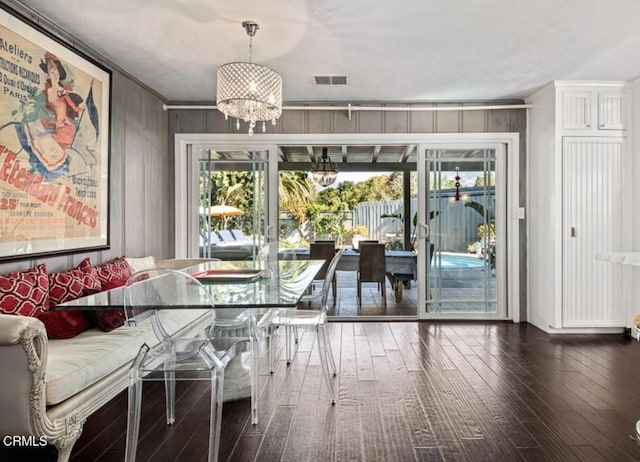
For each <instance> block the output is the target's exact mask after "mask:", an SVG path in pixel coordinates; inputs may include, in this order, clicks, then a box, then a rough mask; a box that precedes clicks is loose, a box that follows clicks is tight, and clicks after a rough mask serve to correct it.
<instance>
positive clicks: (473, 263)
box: [431, 255, 484, 269]
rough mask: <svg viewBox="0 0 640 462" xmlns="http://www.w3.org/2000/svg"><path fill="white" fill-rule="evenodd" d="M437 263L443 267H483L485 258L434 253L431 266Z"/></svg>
mask: <svg viewBox="0 0 640 462" xmlns="http://www.w3.org/2000/svg"><path fill="white" fill-rule="evenodd" d="M436 265H439V266H440V268H442V269H467V268H482V267H483V266H484V260H482V259H481V258H477V257H470V256H466V255H434V256H433V262H432V263H431V266H436Z"/></svg>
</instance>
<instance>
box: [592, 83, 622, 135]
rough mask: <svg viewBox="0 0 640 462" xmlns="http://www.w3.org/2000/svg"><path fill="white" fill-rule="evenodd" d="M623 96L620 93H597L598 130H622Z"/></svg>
mask: <svg viewBox="0 0 640 462" xmlns="http://www.w3.org/2000/svg"><path fill="white" fill-rule="evenodd" d="M624 96H625V95H624V94H623V93H621V92H620V91H600V92H598V130H623V129H624V111H625V107H624V104H625V103H624V102H625V97H624Z"/></svg>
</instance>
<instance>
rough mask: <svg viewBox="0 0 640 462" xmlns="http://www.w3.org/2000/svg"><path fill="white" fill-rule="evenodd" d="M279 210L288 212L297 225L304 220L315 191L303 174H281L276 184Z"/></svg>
mask: <svg viewBox="0 0 640 462" xmlns="http://www.w3.org/2000/svg"><path fill="white" fill-rule="evenodd" d="M278 193H279V196H280V210H283V211H287V212H290V213H291V214H292V215H293V218H294V219H295V221H296V223H297V224H298V225H300V224H302V223H303V222H304V221H305V220H306V208H307V204H309V203H310V202H313V201H314V200H315V198H316V195H317V193H316V189H315V187H314V186H313V183H312V182H311V180H309V178H308V177H307V175H306V173H304V172H281V173H280V182H279V184H278Z"/></svg>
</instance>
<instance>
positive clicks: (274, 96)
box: [216, 21, 282, 135]
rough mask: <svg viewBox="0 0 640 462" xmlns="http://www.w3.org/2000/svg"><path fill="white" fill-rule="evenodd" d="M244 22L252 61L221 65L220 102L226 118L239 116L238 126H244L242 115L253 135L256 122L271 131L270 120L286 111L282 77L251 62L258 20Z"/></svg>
mask: <svg viewBox="0 0 640 462" xmlns="http://www.w3.org/2000/svg"><path fill="white" fill-rule="evenodd" d="M242 26H243V27H244V29H245V30H246V31H247V35H248V36H249V62H248V63H228V64H225V65H223V66H222V67H220V69H218V83H217V96H216V106H217V107H218V110H219V111H220V112H222V113H223V114H224V118H225V119H228V118H229V117H235V118H236V119H238V120H237V122H236V129H237V130H240V119H242V120H244V121H245V122H246V123H247V124H249V135H253V129H254V128H255V126H256V122H262V131H263V132H266V131H267V126H266V121H267V120H271V123H272V124H273V125H275V124H276V119H277V118H278V117H280V114H282V78H281V77H280V75H279V74H278V73H277V72H275V71H273V70H271V69H269V68H268V67H265V66H261V65H259V64H253V63H252V62H251V58H252V52H253V36H254V35H256V31H257V30H258V28H259V27H258V24H256V23H255V22H253V21H244V22H243V23H242Z"/></svg>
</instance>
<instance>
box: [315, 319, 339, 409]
mask: <svg viewBox="0 0 640 462" xmlns="http://www.w3.org/2000/svg"><path fill="white" fill-rule="evenodd" d="M317 338H318V350H319V351H318V353H319V354H320V365H321V366H322V375H324V380H325V382H326V383H327V388H329V395H330V397H331V404H335V403H336V393H335V390H334V388H333V380H331V378H330V377H329V366H328V364H327V354H326V345H325V343H326V336H325V334H324V324H318V329H317Z"/></svg>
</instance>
